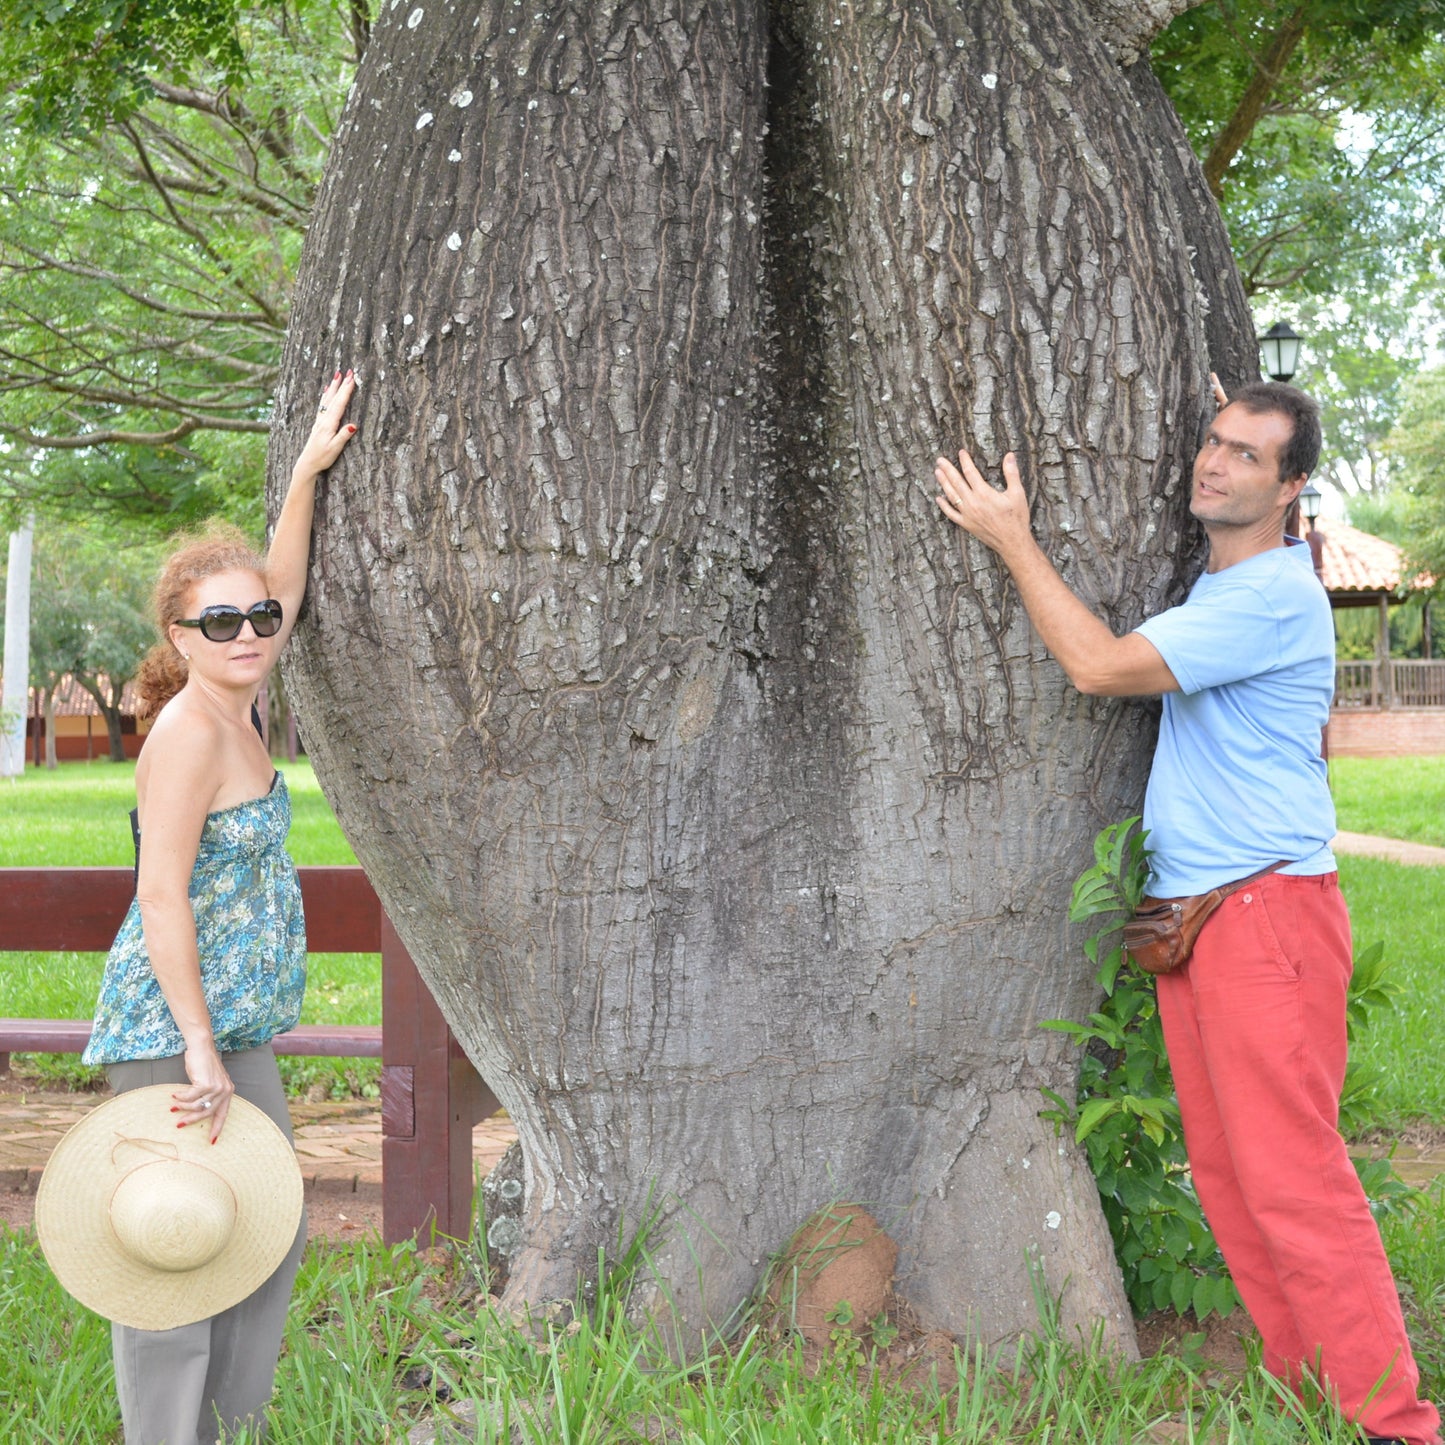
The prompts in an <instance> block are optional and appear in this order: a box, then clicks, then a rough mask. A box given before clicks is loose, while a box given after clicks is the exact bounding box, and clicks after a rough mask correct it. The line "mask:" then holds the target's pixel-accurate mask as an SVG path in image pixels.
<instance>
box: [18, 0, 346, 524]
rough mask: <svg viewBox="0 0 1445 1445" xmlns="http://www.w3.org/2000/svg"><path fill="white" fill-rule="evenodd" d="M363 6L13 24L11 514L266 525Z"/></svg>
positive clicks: (302, 5) (101, 0)
mask: <svg viewBox="0 0 1445 1445" xmlns="http://www.w3.org/2000/svg"><path fill="white" fill-rule="evenodd" d="M365 8H366V7H365V6H364V5H362V4H359V3H358V4H355V5H348V4H346V3H344V0H299V3H298V0H286V3H282V0H124V3H122V0H25V3H24V4H22V6H21V11H22V14H21V17H20V21H19V23H18V24H7V26H5V27H4V28H0V37H3V38H0V79H3V80H5V82H6V84H5V85H3V86H0V95H3V96H6V97H8V99H0V331H3V332H4V335H5V345H4V347H3V349H0V435H3V436H5V437H7V438H8V439H9V442H10V445H8V446H5V447H3V448H0V510H3V509H4V508H5V506H6V504H7V501H8V505H9V509H10V510H12V511H14V510H16V509H18V508H19V507H20V506H22V505H24V506H27V507H33V508H35V509H36V510H38V511H41V512H44V511H51V512H55V513H61V514H64V515H69V516H78V515H85V516H92V517H93V516H94V515H96V514H101V515H108V516H115V515H120V516H125V517H139V518H141V519H143V520H144V521H146V522H147V524H148V525H150V526H151V527H152V529H153V530H156V531H162V532H164V531H171V530H174V529H175V528H176V527H177V526H180V525H184V524H187V523H191V522H194V521H195V520H197V519H199V518H201V517H204V516H209V515H211V514H212V513H214V512H217V511H221V512H224V513H226V514H227V515H229V516H231V517H232V518H233V519H235V520H238V521H240V522H241V523H242V524H243V525H250V524H252V523H254V522H255V521H256V520H257V519H259V517H260V512H261V502H260V491H261V474H262V464H263V460H264V452H265V441H266V435H267V432H268V429H269V416H270V405H271V394H272V391H273V389H274V386H275V381H276V376H277V373H278V367H279V362H280V350H281V342H282V339H283V337H284V335H285V330H286V323H287V317H288V312H289V308H290V298H291V288H292V284H293V281H294V276H295V270H296V265H297V263H298V261H299V257H300V251H301V244H302V240H303V237H304V234H305V229H306V224H307V220H308V218H309V215H310V210H311V204H312V199H313V196H314V194H315V189H316V185H317V183H318V181H319V179H320V175H321V169H322V166H323V164H324V162H325V157H326V152H327V147H328V144H329V141H330V136H331V134H332V132H333V130H334V128H335V124H336V121H337V118H338V116H339V114H340V109H341V106H342V104H343V102H344V99H345V95H346V90H347V86H348V84H349V81H350V76H351V72H352V70H353V69H354V65H355V60H356V51H355V48H354V47H355V45H356V43H357V42H358V40H359V38H360V37H361V36H362V35H363V34H364V32H365V23H364V14H365ZM324 364H325V363H324V361H323V362H322V365H323V366H324ZM227 439H229V440H227Z"/></svg>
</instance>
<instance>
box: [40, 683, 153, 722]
mask: <svg viewBox="0 0 1445 1445" xmlns="http://www.w3.org/2000/svg"><path fill="white" fill-rule="evenodd" d="M135 703H136V698H135V684H134V683H130V682H128V683H126V685H125V687H124V689H123V690H122V691H121V695H120V710H121V712H122V713H123V714H125V715H126V716H127V717H134V716H135ZM28 714H29V716H31V717H34V715H35V689H34V688H31V689H30V701H29V704H28ZM55 716H56V717H99V716H100V709H99V708H98V707H97V706H96V703H95V699H94V698H93V697H91V695H90V694H89V693H88V692H86V690H85V689H84V688H83V687H81V685H80V684H79V683H78V682H76V680H75V679H74V678H73V677H71V676H70V674H69V673H67V674H66V675H65V676H64V677H62V678H61V679H60V683H59V685H58V686H57V687H56V689H55Z"/></svg>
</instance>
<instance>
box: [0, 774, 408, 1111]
mask: <svg viewBox="0 0 1445 1445" xmlns="http://www.w3.org/2000/svg"><path fill="white" fill-rule="evenodd" d="M282 771H283V772H284V773H285V774H286V786H287V788H288V790H289V791H290V794H291V813H292V820H291V833H290V836H289V838H288V840H287V846H288V848H289V849H290V852H291V856H292V857H293V858H294V859H295V860H296V862H297V863H299V864H333V865H334V864H348V863H355V862H356V855H355V853H353V852H352V851H351V846H350V844H348V843H347V841H346V839H345V837H344V836H343V834H342V832H341V829H340V827H339V826H338V825H337V822H336V819H335V817H334V816H333V814H332V812H331V806H330V804H329V803H327V801H326V798H325V795H324V794H323V793H322V791H321V787H320V784H318V783H317V781H316V775H315V773H314V772H312V770H311V764H310V763H309V762H308V761H307V760H306V759H304V758H303V759H300V760H298V761H297V762H295V763H287V764H286V765H285V766H284V767H283V769H282ZM134 806H135V764H134V763H112V762H109V761H96V762H90V763H65V764H63V765H62V766H61V767H59V768H57V769H56V770H55V771H54V772H47V771H45V770H43V769H35V768H27V769H26V770H25V774H24V776H23V777H21V778H16V779H4V780H0V868H40V867H54V868H99V867H116V866H125V867H129V866H130V864H131V863H132V862H133V861H134V853H133V849H132V845H131V834H130V818H129V816H128V815H129V813H130V810H131V808H132V807H134ZM104 966H105V956H104V955H103V954H98V953H0V1013H3V1014H13V1015H15V1016H17V1017H21V1018H55V1019H71V1018H89V1017H90V1014H91V1011H92V1009H93V1008H94V1006H95V996H96V992H97V990H98V989H99V987H100V976H101V971H102V969H103V968H104ZM307 969H308V974H309V981H308V984H307V988H306V1002H305V1004H304V1005H303V1007H302V1011H301V1022H302V1023H307V1024H379V1023H380V1022H381V955H380V954H369V953H357V954H348V953H313V954H311V956H310V958H309V959H308V961H307ZM16 1066H17V1070H18V1071H19V1072H21V1073H25V1074H33V1075H35V1076H36V1077H37V1078H40V1079H43V1080H46V1081H49V1082H53V1083H62V1084H63V1083H69V1084H72V1085H84V1084H86V1083H88V1082H90V1081H91V1080H92V1079H93V1078H94V1077H95V1075H96V1072H97V1071H95V1070H90V1069H86V1068H85V1067H84V1066H83V1065H82V1064H81V1063H80V1059H79V1057H78V1056H77V1055H74V1054H20V1055H17V1056H16ZM380 1067H381V1066H380V1064H379V1063H378V1062H377V1061H376V1060H375V1059H282V1060H281V1074H282V1077H283V1078H284V1079H285V1080H286V1084H287V1087H288V1089H290V1090H291V1092H292V1093H294V1094H299V1093H304V1092H306V1091H307V1090H308V1089H318V1090H320V1091H323V1092H324V1093H326V1094H331V1095H337V1096H343V1095H345V1094H347V1093H351V1092H357V1091H360V1092H362V1093H367V1094H370V1093H374V1092H375V1090H376V1081H377V1078H378V1077H379V1075H380Z"/></svg>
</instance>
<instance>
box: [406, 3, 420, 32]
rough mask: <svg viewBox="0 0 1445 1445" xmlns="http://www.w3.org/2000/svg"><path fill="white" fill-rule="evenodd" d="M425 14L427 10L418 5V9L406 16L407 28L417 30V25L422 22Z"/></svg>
mask: <svg viewBox="0 0 1445 1445" xmlns="http://www.w3.org/2000/svg"><path fill="white" fill-rule="evenodd" d="M423 14H425V12H424V11H423V10H422V8H421V6H420V5H418V6H417V7H416V9H415V10H413V11H412V12H411V14H410V15H408V16H407V17H406V28H407V29H408V30H415V29H416V27H417V26H418V25H420V24H421V17H422V15H423Z"/></svg>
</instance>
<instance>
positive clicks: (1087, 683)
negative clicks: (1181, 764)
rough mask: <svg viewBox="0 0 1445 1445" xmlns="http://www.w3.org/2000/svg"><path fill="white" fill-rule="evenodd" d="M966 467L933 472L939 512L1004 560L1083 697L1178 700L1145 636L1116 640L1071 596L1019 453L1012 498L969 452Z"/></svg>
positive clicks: (1008, 466)
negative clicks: (1039, 524)
mask: <svg viewBox="0 0 1445 1445" xmlns="http://www.w3.org/2000/svg"><path fill="white" fill-rule="evenodd" d="M958 461H959V465H958V466H956V467H955V466H954V465H953V463H952V462H950V461H948V460H947V459H946V458H944V457H940V458H939V459H938V462H937V464H936V465H935V467H934V469H933V476H934V480H935V481H937V483H938V486H939V490H940V495H939V497H938V498H937V501H938V506H939V509H940V510H941V511H942V513H943V515H944V516H945V517H947V518H948V519H949V521H951V522H956V523H957V524H958V525H959V526H960V527H962V528H963V529H964V530H965V531H967V532H970V533H972V534H973V535H974V536H975V537H977V538H978V539H979V541H980V542H983V543H984V544H985V545H986V546H989V547H991V548H993V550H994V551H995V552H997V553H998V555H999V557H1000V558H1002V560H1003V563H1004V565H1005V566H1006V567H1007V568H1008V569H1009V572H1010V574H1011V575H1012V576H1013V580H1014V586H1016V587H1017V588H1018V591H1019V596H1020V597H1021V598H1022V599H1023V604H1024V609H1025V610H1026V611H1027V612H1028V614H1029V621H1030V622H1032V623H1033V625H1034V629H1035V631H1036V632H1037V633H1038V634H1039V636H1040V637H1042V638H1043V640H1044V645H1045V646H1046V647H1047V648H1048V649H1049V651H1050V652H1052V653H1053V655H1054V656H1055V657H1056V658H1057V659H1058V661H1059V664H1060V666H1062V667H1063V669H1064V671H1065V672H1066V673H1068V675H1069V681H1070V682H1072V683H1073V684H1074V686H1075V687H1076V688H1078V689H1079V691H1080V692H1084V693H1092V694H1096V695H1099V696H1103V697H1141V696H1145V695H1147V694H1151V693H1160V692H1177V691H1178V690H1179V683H1178V681H1177V680H1176V679H1175V676H1174V674H1173V673H1172V672H1171V671H1170V670H1169V665H1168V664H1167V663H1166V662H1165V661H1164V659H1163V658H1162V657H1161V656H1160V655H1159V651H1158V649H1157V648H1156V647H1155V646H1154V644H1153V643H1152V642H1150V641H1149V640H1148V639H1147V638H1145V637H1141V636H1140V635H1139V634H1138V633H1137V632H1130V633H1127V634H1126V635H1125V636H1123V637H1115V636H1114V634H1113V633H1112V632H1111V631H1110V630H1109V628H1108V626H1107V625H1106V624H1105V623H1104V622H1102V621H1101V620H1100V619H1099V618H1097V617H1095V616H1094V614H1093V613H1092V612H1090V611H1089V609H1088V608H1087V607H1085V606H1084V604H1083V603H1082V602H1080V601H1079V599H1078V598H1077V597H1076V596H1074V594H1073V592H1071V591H1070V590H1069V586H1068V584H1067V583H1066V582H1065V581H1064V579H1063V578H1062V577H1060V576H1059V573H1058V569H1057V568H1056V567H1055V566H1054V564H1053V563H1052V562H1050V561H1049V559H1048V558H1047V557H1046V556H1044V553H1043V550H1042V549H1041V548H1040V547H1039V544H1038V543H1037V542H1035V541H1034V536H1033V532H1032V531H1031V530H1030V527H1029V503H1028V498H1027V497H1026V496H1025V495H1024V488H1023V482H1022V481H1021V480H1020V478H1019V466H1018V460H1017V458H1016V457H1015V456H1014V454H1013V453H1012V452H1009V453H1008V454H1007V455H1006V456H1005V457H1004V459H1003V475H1004V483H1005V486H1004V490H1003V491H1001V492H1000V491H998V490H996V489H995V488H994V487H992V486H990V485H989V484H988V482H987V481H985V480H984V478H983V475H982V474H981V473H980V472H979V470H978V468H977V467H976V466H975V465H974V464H973V458H972V457H971V456H969V454H968V453H967V452H966V451H961V452H959V454H958Z"/></svg>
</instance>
